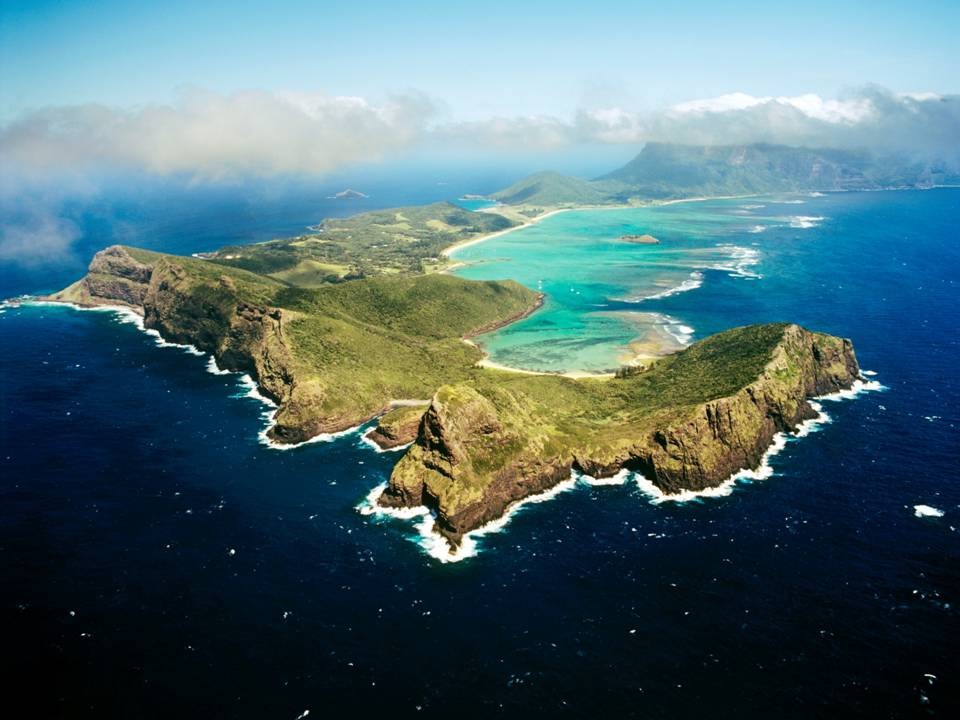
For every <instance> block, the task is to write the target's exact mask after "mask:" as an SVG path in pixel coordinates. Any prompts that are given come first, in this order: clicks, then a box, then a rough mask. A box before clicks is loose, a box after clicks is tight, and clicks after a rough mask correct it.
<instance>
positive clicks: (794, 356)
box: [380, 325, 859, 544]
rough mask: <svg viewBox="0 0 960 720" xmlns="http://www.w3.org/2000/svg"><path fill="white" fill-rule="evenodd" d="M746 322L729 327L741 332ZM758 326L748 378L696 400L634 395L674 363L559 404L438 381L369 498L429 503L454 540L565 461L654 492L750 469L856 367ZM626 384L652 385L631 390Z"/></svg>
mask: <svg viewBox="0 0 960 720" xmlns="http://www.w3.org/2000/svg"><path fill="white" fill-rule="evenodd" d="M748 330H750V329H749V328H747V329H742V330H740V331H731V333H736V332H741V333H742V334H743V335H744V337H746V331H748ZM766 332H767V334H768V335H769V334H770V333H774V334H775V342H773V343H772V344H769V345H766V346H763V349H762V352H763V355H762V358H761V360H762V362H760V363H758V364H757V367H758V371H757V373H756V374H754V375H753V377H752V379H750V380H749V381H746V382H742V383H741V384H740V387H739V388H734V389H733V391H732V392H727V393H725V394H723V395H722V396H718V397H709V398H706V399H704V400H703V401H701V402H693V403H690V402H687V401H686V400H685V399H684V398H681V397H680V396H679V395H678V396H677V399H676V404H675V405H674V406H670V405H669V403H668V404H666V405H665V404H663V403H662V402H660V403H659V404H658V405H657V406H656V407H653V406H652V403H638V402H637V401H636V398H638V397H657V392H656V391H657V390H658V389H659V390H660V391H661V394H662V393H670V392H673V391H675V385H674V384H673V378H672V377H671V374H673V375H676V374H678V373H687V374H689V369H688V368H686V367H685V365H684V363H683V362H677V363H673V364H672V365H669V366H667V367H666V368H665V369H664V370H663V371H662V372H661V373H660V376H659V377H657V376H654V377H644V376H640V377H636V378H624V379H622V380H616V381H609V383H620V385H619V386H615V387H614V390H611V391H608V392H607V394H605V395H603V396H599V395H596V396H592V398H591V396H574V403H573V404H580V405H581V407H570V404H571V403H570V400H569V398H565V399H564V400H563V401H562V402H561V403H553V400H552V398H553V397H555V396H559V395H560V394H561V392H562V390H563V388H562V386H561V385H557V388H556V393H541V394H540V395H534V394H532V393H530V392H526V393H524V394H522V395H521V394H518V393H512V394H511V393H505V392H503V391H500V390H498V389H488V388H480V389H479V390H478V389H474V388H471V387H469V386H466V385H458V386H455V387H446V388H441V390H439V391H438V392H437V395H436V396H435V397H434V399H433V402H432V404H431V406H430V408H429V410H428V411H427V412H426V414H425V415H424V416H423V420H422V422H421V424H420V428H419V433H418V436H417V440H416V441H415V443H414V445H413V446H412V447H411V449H410V450H409V451H408V452H407V454H406V455H405V456H404V457H403V458H402V459H401V461H400V462H399V463H398V464H397V466H396V468H395V469H394V472H393V475H392V476H391V479H390V484H389V486H388V488H387V490H386V491H385V492H384V493H383V495H382V496H381V498H380V503H381V504H382V505H385V506H393V507H397V506H415V505H426V506H427V507H430V508H431V509H432V510H434V511H435V513H436V515H437V528H438V530H439V531H440V532H441V533H442V534H444V535H445V536H446V537H447V538H448V539H449V540H450V541H451V542H452V543H453V544H457V543H458V542H459V540H460V538H461V537H462V536H463V534H464V533H466V532H469V531H470V530H472V529H475V528H477V527H479V526H481V525H483V524H485V523H486V522H489V521H491V520H494V519H496V518H498V517H500V516H501V515H502V514H503V513H504V512H505V510H506V509H507V508H508V507H509V506H510V505H511V504H512V503H514V502H516V501H518V500H521V499H523V498H525V497H528V496H530V495H534V494H537V493H539V492H542V491H544V490H546V489H548V488H550V487H552V486H553V485H555V484H557V483H558V482H560V481H562V480H564V479H566V478H568V477H569V474H570V471H571V469H577V470H580V471H582V472H585V473H587V474H590V475H593V476H596V477H606V476H610V475H613V474H615V473H617V472H618V471H620V470H621V469H624V468H626V469H630V470H634V471H638V472H641V473H642V474H643V475H644V476H645V477H647V478H648V479H649V480H651V481H652V482H653V483H655V484H656V485H657V486H658V487H659V488H660V489H661V490H663V492H665V493H677V492H680V491H682V490H701V489H704V488H708V487H713V486H716V485H719V484H720V483H722V482H724V481H725V480H726V479H727V478H729V477H730V476H731V475H732V474H734V473H736V472H738V471H739V470H742V469H747V468H751V469H752V468H756V467H757V466H758V465H759V464H760V462H761V459H762V456H763V454H764V452H765V451H766V449H767V448H768V447H769V446H770V444H771V442H772V441H773V437H774V435H775V434H776V433H777V432H789V431H792V430H795V429H796V428H797V426H798V424H799V423H800V422H802V421H803V420H804V419H807V418H810V417H813V416H814V415H815V413H814V411H813V409H812V408H811V406H810V404H809V402H808V398H809V397H811V396H814V395H819V394H824V393H827V392H833V391H836V390H839V389H842V388H848V387H850V385H851V384H852V383H853V381H854V380H855V379H856V378H857V376H858V374H859V368H858V366H857V361H856V357H855V356H854V353H853V347H852V345H851V344H850V342H849V341H847V340H843V339H840V338H835V337H831V336H828V335H822V334H817V333H811V332H809V331H807V330H804V329H802V328H800V327H798V326H796V325H780V326H771V328H767V329H766ZM736 339H737V338H736V337H734V338H733V339H732V340H731V339H730V338H728V339H727V343H728V345H731V346H736V345H737V343H736ZM703 342H705V343H707V342H711V341H710V340H708V341H703ZM713 342H716V341H713ZM695 347H696V346H694V348H692V349H691V350H690V351H689V352H691V353H695V352H696V349H695ZM758 352H759V351H758ZM689 364H690V363H686V365H689ZM683 382H684V383H686V382H688V380H687V377H686V376H684V379H683ZM609 383H608V386H610V385H609ZM637 383H646V384H647V385H651V386H652V388H653V390H654V392H652V393H651V392H648V393H647V394H646V395H638V394H636V393H634V392H632V389H631V387H630V385H631V384H637ZM598 387H599V385H598ZM595 401H596V402H599V401H602V402H604V403H605V412H606V415H607V418H605V419H602V420H598V419H597V418H596V417H595V416H593V415H591V410H592V408H591V407H589V404H590V403H591V402H595ZM618 403H619V404H618ZM518 413H519V415H518ZM520 416H522V419H521V420H520V421H518V419H517V418H518V417H520Z"/></svg>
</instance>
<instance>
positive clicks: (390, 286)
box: [48, 246, 541, 446]
mask: <svg viewBox="0 0 960 720" xmlns="http://www.w3.org/2000/svg"><path fill="white" fill-rule="evenodd" d="M48 299H49V300H54V301H60V302H70V303H74V304H77V305H81V306H84V307H96V306H122V307H127V308H130V309H131V310H132V311H134V312H137V313H139V314H140V315H142V316H143V319H144V326H145V327H146V328H148V329H153V330H156V331H158V332H159V333H160V335H161V337H163V338H164V339H165V340H168V341H171V342H177V343H184V344H191V345H194V346H195V347H197V348H198V349H200V350H202V351H203V352H207V353H210V354H211V355H213V356H214V357H215V358H216V361H217V363H218V365H219V366H220V367H221V368H224V369H229V370H236V371H240V372H245V373H248V374H249V375H250V376H251V377H252V378H253V379H254V380H255V381H256V382H257V384H258V386H259V387H260V389H261V391H262V392H263V394H264V395H266V396H267V397H269V398H270V399H271V400H273V401H274V402H275V403H276V404H277V405H278V410H277V412H276V415H275V417H274V422H273V424H272V426H271V428H270V429H269V431H268V435H269V437H270V438H271V439H272V440H274V441H276V442H279V443H297V442H302V441H304V440H308V439H310V438H311V437H314V436H316V435H318V434H321V433H335V432H339V431H342V430H345V429H348V428H351V427H354V426H356V425H359V424H361V423H364V422H366V421H368V420H370V419H371V418H374V417H377V416H379V415H381V414H383V413H385V412H387V411H388V410H389V409H390V408H391V407H395V406H397V405H401V406H402V405H407V404H411V401H415V400H416V399H417V398H430V397H431V396H432V395H433V393H434V392H435V390H436V388H437V387H439V386H440V385H442V384H443V383H444V382H448V381H450V379H454V380H457V381H464V380H467V379H468V378H469V377H470V375H471V374H473V373H475V372H478V369H477V368H476V367H475V365H476V363H477V361H478V360H480V359H481V357H482V354H481V352H480V351H479V350H478V349H476V348H475V347H471V346H469V345H467V344H465V343H463V342H462V341H461V337H464V336H467V335H470V334H472V333H475V332H479V331H481V330H482V329H484V328H488V327H491V326H494V325H497V324H502V323H504V322H507V321H509V320H510V319H511V318H515V317H520V316H522V315H524V314H525V313H528V312H530V311H531V310H532V309H534V308H536V307H538V306H539V303H540V302H541V297H540V296H539V294H538V293H535V292H533V291H530V290H528V289H526V288H524V287H522V286H521V285H519V284H517V283H515V282H510V281H508V282H473V281H467V280H462V279H460V278H454V277H450V276H446V275H421V276H412V277H410V276H408V277H396V276H394V277H390V276H386V277H373V278H367V279H363V280H357V281H353V282H349V283H342V284H337V285H330V286H327V287H320V288H301V287H293V286H290V285H289V284H286V283H283V282H279V281H277V280H275V279H273V278H271V277H268V276H264V275H258V274H255V273H252V272H248V271H246V270H241V269H238V268H234V267H230V266H226V265H223V264H221V263H218V262H213V261H209V260H204V259H198V258H186V257H179V256H173V255H165V254H160V253H153V252H149V251H145V250H140V249H137V248H128V247H123V246H112V247H109V248H106V249H104V250H102V251H100V252H99V253H97V254H96V256H95V257H94V258H93V260H92V262H91V263H90V266H89V270H88V273H87V275H86V276H85V277H84V278H82V279H81V280H79V281H77V282H76V283H74V284H73V285H71V286H70V287H68V288H66V289H65V290H63V291H61V292H59V293H56V294H54V295H52V296H50V297H49V298H48ZM420 402H421V403H422V402H424V401H422V400H421V401H420ZM413 404H416V403H415V402H413ZM416 419H417V420H418V419H419V418H416ZM388 421H389V422H388V423H387V424H385V426H384V428H383V433H381V435H382V436H383V440H384V442H385V444H386V445H388V446H389V445H391V444H403V443H407V442H410V440H412V435H413V433H414V432H415V430H416V427H417V425H416V420H415V421H413V422H411V421H410V420H409V418H407V419H405V420H404V422H399V423H398V422H396V418H395V417H394V414H391V415H390V416H389V417H388ZM391 422H392V424H391ZM374 439H375V440H376V439H377V438H374Z"/></svg>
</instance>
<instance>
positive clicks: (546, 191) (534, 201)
mask: <svg viewBox="0 0 960 720" xmlns="http://www.w3.org/2000/svg"><path fill="white" fill-rule="evenodd" d="M491 197H492V198H493V199H494V200H499V201H500V202H502V203H505V204H507V205H547V206H558V205H560V206H562V205H595V204H598V203H604V202H607V197H606V195H605V194H604V193H603V192H602V191H601V190H600V189H599V188H598V187H597V186H596V185H595V184H594V183H591V182H590V181H589V180H583V179H581V178H575V177H569V176H567V175H562V174H560V173H558V172H538V173H535V174H534V175H530V176H528V177H525V178H523V179H522V180H520V181H518V182H515V183H514V184H513V185H511V186H510V187H508V188H505V189H504V190H500V191H499V192H496V193H494V194H493V195H491Z"/></svg>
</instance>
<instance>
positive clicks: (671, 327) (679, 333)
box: [654, 313, 696, 347]
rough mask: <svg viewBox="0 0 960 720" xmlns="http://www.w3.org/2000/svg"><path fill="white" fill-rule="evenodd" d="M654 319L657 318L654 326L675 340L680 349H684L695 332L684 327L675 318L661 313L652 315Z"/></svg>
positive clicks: (688, 327) (686, 326) (690, 328)
mask: <svg viewBox="0 0 960 720" xmlns="http://www.w3.org/2000/svg"><path fill="white" fill-rule="evenodd" d="M654 317H656V318H657V322H656V323H655V324H656V326H657V327H658V328H660V329H661V330H663V331H664V332H665V333H667V334H668V335H669V336H670V337H672V338H673V339H674V340H676V341H677V344H678V345H680V347H686V346H687V345H689V344H690V342H691V341H692V340H693V334H694V333H695V332H696V330H694V329H693V328H692V327H690V326H689V325H684V324H683V323H681V322H680V321H679V320H677V319H676V318H675V317H671V316H670V315H664V314H662V313H654Z"/></svg>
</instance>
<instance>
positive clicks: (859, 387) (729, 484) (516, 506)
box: [356, 371, 942, 563]
mask: <svg viewBox="0 0 960 720" xmlns="http://www.w3.org/2000/svg"><path fill="white" fill-rule="evenodd" d="M866 372H870V371H866ZM872 374H874V375H875V374H876V373H872ZM884 389H886V388H885V387H884V386H883V385H881V384H880V383H878V382H876V381H867V382H865V381H863V380H860V379H858V380H856V381H854V387H852V388H851V389H850V390H841V391H839V392H836V393H830V394H828V395H821V396H819V397H817V398H813V399H811V400H809V403H810V407H812V408H813V410H814V412H816V416H814V417H813V418H810V419H808V420H804V421H803V422H801V423H800V424H799V425H798V426H797V429H796V430H795V431H794V432H792V433H783V432H779V433H777V434H775V435H774V436H773V440H772V442H771V443H770V447H768V448H767V449H766V451H765V452H764V453H763V456H762V457H761V459H760V464H759V465H758V466H757V467H756V468H754V469H744V470H740V471H738V472H736V473H734V474H733V475H731V476H730V477H729V478H727V479H726V480H725V481H724V482H722V483H720V484H719V485H717V486H715V487H710V488H705V489H703V490H684V491H682V492H680V493H674V494H668V493H665V492H663V490H661V489H660V488H659V487H658V486H657V485H655V484H654V483H653V482H651V481H650V480H648V479H647V478H645V477H644V476H643V475H641V474H640V473H636V472H633V471H630V470H627V469H622V470H620V471H619V472H618V473H617V474H616V475H613V476H611V477H607V478H595V477H592V476H590V475H586V474H584V473H578V472H576V471H575V470H574V471H571V473H570V479H569V480H564V481H563V482H560V483H558V484H557V485H555V486H554V487H552V488H550V489H548V490H545V491H544V492H542V493H539V494H537V495H532V496H530V497H528V498H524V499H523V500H519V501H517V502H515V503H513V504H512V505H510V506H509V507H508V508H507V510H506V512H505V513H504V514H503V516H502V517H500V518H498V519H496V520H493V521H491V522H489V523H487V524H486V525H484V526H482V527H479V528H477V529H476V530H471V531H470V532H468V533H466V534H465V535H464V536H463V540H462V542H461V544H460V546H459V547H458V548H456V549H453V548H452V547H451V546H450V543H449V542H448V541H447V539H446V538H444V537H443V536H442V535H440V534H439V533H438V532H436V531H435V530H434V527H435V525H436V518H435V517H434V515H433V513H432V512H431V511H430V510H429V509H428V508H426V507H423V506H420V507H415V508H384V507H380V506H379V505H377V500H378V499H379V497H380V495H381V494H382V493H383V491H384V490H386V488H387V483H381V484H380V485H378V486H377V487H375V488H373V490H371V491H370V492H369V493H368V494H367V496H366V497H365V498H364V499H363V500H362V501H361V502H360V503H359V504H358V505H357V506H356V509H357V510H358V511H359V512H360V514H361V515H365V516H375V517H376V516H378V517H390V518H395V519H400V520H412V519H417V518H419V519H420V521H419V522H418V523H416V525H415V526H414V528H415V529H416V531H417V537H416V542H417V544H418V545H419V546H420V547H421V548H422V549H423V550H424V551H426V553H427V554H428V555H430V556H431V557H433V558H436V559H437V560H439V561H441V562H443V563H452V562H459V561H461V560H465V559H467V558H469V557H474V556H476V555H477V554H478V553H479V551H480V547H479V545H478V543H477V539H478V538H481V537H483V536H484V535H488V534H491V533H495V532H499V531H500V530H502V529H503V528H504V527H506V526H507V524H508V523H509V522H510V520H511V519H512V518H513V516H514V515H516V514H517V513H518V512H519V511H520V510H522V509H523V508H524V507H526V506H527V505H531V504H538V503H542V502H546V501H548V500H552V499H553V498H555V497H556V496H557V495H560V494H561V493H564V492H567V491H569V490H573V489H575V488H576V487H577V485H578V484H581V485H585V486H591V487H612V486H622V485H624V484H626V483H627V482H629V481H630V480H632V481H633V482H634V483H635V484H636V486H637V488H638V489H639V490H640V491H641V492H642V493H644V494H645V495H646V496H647V497H648V498H649V500H650V502H651V504H654V505H659V504H661V503H665V502H674V503H685V502H691V501H701V500H703V499H704V498H717V497H727V496H728V495H730V494H731V493H732V492H733V491H734V489H735V487H736V486H737V484H738V483H741V482H746V483H750V482H756V481H762V480H766V479H767V478H769V477H771V476H772V475H773V474H774V468H773V466H772V465H771V464H770V460H771V459H772V458H774V457H775V456H776V455H777V454H779V453H780V452H781V451H782V450H783V449H784V448H785V447H786V446H787V444H788V443H789V442H791V441H794V440H799V439H801V438H804V437H807V436H808V435H810V434H811V433H814V432H817V431H818V430H819V429H820V428H821V427H823V426H824V425H826V424H827V423H830V422H831V421H832V420H831V418H830V416H829V415H828V414H827V413H826V412H825V411H824V409H823V405H821V403H820V402H819V401H820V400H830V401H839V400H849V399H852V398H855V397H857V396H858V395H860V394H861V393H864V392H870V391H876V390H884ZM921 508H923V512H924V513H925V515H924V516H932V515H929V514H928V513H930V512H931V511H932V512H934V513H940V515H936V517H942V511H940V510H937V509H936V508H931V507H930V506H927V505H917V506H915V509H916V511H917V516H918V517H920V516H921V515H920V513H921V510H920V509H921Z"/></svg>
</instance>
